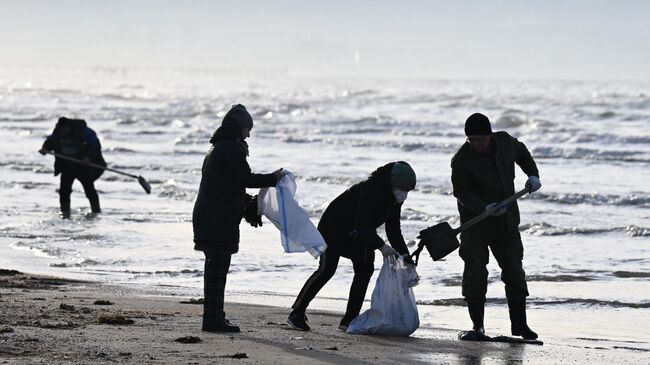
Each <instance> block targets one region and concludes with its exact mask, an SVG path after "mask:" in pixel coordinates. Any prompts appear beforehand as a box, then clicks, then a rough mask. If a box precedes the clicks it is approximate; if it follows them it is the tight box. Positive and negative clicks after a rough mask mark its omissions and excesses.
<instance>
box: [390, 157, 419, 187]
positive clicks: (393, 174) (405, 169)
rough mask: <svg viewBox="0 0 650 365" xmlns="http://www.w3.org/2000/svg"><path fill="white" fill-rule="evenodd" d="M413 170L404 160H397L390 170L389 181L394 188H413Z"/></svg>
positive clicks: (414, 178) (414, 180)
mask: <svg viewBox="0 0 650 365" xmlns="http://www.w3.org/2000/svg"><path fill="white" fill-rule="evenodd" d="M415 182H416V177H415V171H413V169H412V168H411V165H409V164H408V163H406V162H404V161H397V162H395V164H394V165H393V168H392V169H391V171H390V183H391V185H393V187H394V188H398V189H402V190H406V191H410V190H413V189H415Z"/></svg>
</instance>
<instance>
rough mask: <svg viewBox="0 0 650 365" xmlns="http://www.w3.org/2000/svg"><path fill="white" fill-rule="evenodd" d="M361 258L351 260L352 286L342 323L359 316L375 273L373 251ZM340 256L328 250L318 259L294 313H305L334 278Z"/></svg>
mask: <svg viewBox="0 0 650 365" xmlns="http://www.w3.org/2000/svg"><path fill="white" fill-rule="evenodd" d="M362 256H363V257H358V258H351V259H350V260H352V267H353V268H354V277H353V279H352V286H351V287H350V296H349V297H348V305H347V308H346V310H345V316H344V317H343V320H342V321H344V322H349V321H351V320H353V319H354V318H355V317H356V316H358V315H359V311H361V306H362V305H363V299H364V298H365V297H366V291H367V290H368V283H370V278H371V277H372V274H373V272H374V271H375V267H374V261H375V253H374V251H366V252H365V255H362ZM340 258H341V256H340V255H339V254H337V253H335V252H332V251H330V250H327V251H325V253H323V254H322V255H321V257H320V262H319V265H318V269H317V270H316V271H315V272H314V273H313V274H312V275H311V276H310V277H309V279H307V282H306V283H305V285H304V286H303V287H302V290H301V291H300V294H298V298H296V301H295V303H293V306H292V308H293V310H294V312H298V313H305V311H306V310H307V307H308V306H309V303H310V302H311V301H312V299H314V298H315V297H316V295H317V294H318V292H319V291H320V290H321V289H322V288H323V286H325V284H327V282H328V281H329V280H330V279H331V278H332V276H334V273H335V272H336V268H337V267H338V264H339V259H340Z"/></svg>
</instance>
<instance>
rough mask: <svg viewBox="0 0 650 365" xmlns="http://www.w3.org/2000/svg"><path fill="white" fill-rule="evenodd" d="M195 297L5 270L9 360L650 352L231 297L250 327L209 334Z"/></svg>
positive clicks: (325, 360)
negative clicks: (471, 333)
mask: <svg viewBox="0 0 650 365" xmlns="http://www.w3.org/2000/svg"><path fill="white" fill-rule="evenodd" d="M196 299H198V298H179V297H173V296H172V297H170V296H160V295H155V293H152V292H143V291H138V290H137V289H133V288H127V287H118V286H110V285H105V284H98V283H94V282H81V281H73V280H66V279H61V278H51V277H43V276H36V275H29V274H23V273H20V272H17V271H13V270H0V309H1V310H0V364H24V363H56V364H87V363H121V364H136V363H137V364H142V363H146V364H173V363H178V364H181V363H182V364H210V363H224V364H296V365H297V364H361V363H366V364H367V363H373V364H378V363H379V364H420V363H422V364H425V363H427V364H428V363H434V364H475V363H476V364H478V363H481V364H490V363H509V362H514V363H527V364H528V363H530V364H542V363H544V364H549V363H566V362H571V363H608V364H611V363H642V362H643V359H644V355H646V354H645V353H638V354H636V353H634V352H629V351H621V352H618V351H611V350H606V349H598V348H584V347H580V348H578V347H575V348H574V347H571V346H556V345H555V346H554V345H550V346H549V345H545V346H534V345H521V344H505V343H475V342H461V341H458V340H457V339H456V338H455V336H456V333H455V332H451V331H444V330H440V331H439V332H432V333H430V334H428V335H427V337H418V336H411V337H408V338H403V337H386V336H363V335H349V334H346V333H344V332H342V331H340V330H338V329H337V324H338V321H339V319H340V314H339V313H331V312H315V311H312V312H308V316H309V320H310V324H311V326H312V331H310V332H300V331H295V330H292V329H290V328H289V326H288V325H287V324H286V322H285V321H286V317H287V314H288V312H289V310H288V309H287V308H280V307H273V306H258V305H250V304H242V303H227V305H226V312H227V313H228V317H229V318H230V319H231V320H232V321H233V322H234V323H236V324H238V325H239V326H240V327H241V328H242V332H241V333H237V334H214V333H205V332H202V331H201V330H200V326H201V313H202V306H201V305H200V304H192V302H194V301H195V300H196ZM270 304H272V303H270ZM637 355H638V356H637ZM646 360H647V359H646Z"/></svg>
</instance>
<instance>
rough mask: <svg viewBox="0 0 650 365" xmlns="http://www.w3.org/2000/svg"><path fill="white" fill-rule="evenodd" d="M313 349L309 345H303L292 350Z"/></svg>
mask: <svg viewBox="0 0 650 365" xmlns="http://www.w3.org/2000/svg"><path fill="white" fill-rule="evenodd" d="M313 349H314V348H313V347H311V346H303V347H296V348H294V350H306V351H311V350H313Z"/></svg>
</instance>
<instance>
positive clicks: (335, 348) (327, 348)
mask: <svg viewBox="0 0 650 365" xmlns="http://www.w3.org/2000/svg"><path fill="white" fill-rule="evenodd" d="M325 350H332V351H338V350H339V348H338V347H336V346H332V347H326V348H325Z"/></svg>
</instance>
